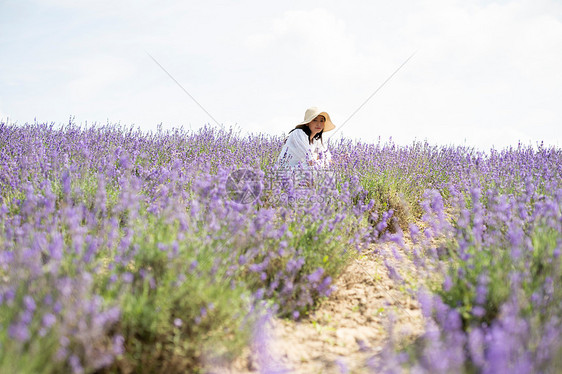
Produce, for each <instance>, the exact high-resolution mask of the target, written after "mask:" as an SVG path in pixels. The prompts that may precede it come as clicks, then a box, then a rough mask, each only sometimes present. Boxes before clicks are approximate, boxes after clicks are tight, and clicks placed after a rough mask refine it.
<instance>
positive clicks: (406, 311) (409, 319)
mask: <svg viewBox="0 0 562 374" xmlns="http://www.w3.org/2000/svg"><path fill="white" fill-rule="evenodd" d="M391 245H392V244H382V245H373V246H371V247H370V248H369V250H368V251H366V252H365V253H364V254H363V255H362V256H361V258H359V259H357V260H355V261H354V262H353V263H352V264H350V265H349V266H348V268H347V269H346V270H345V272H344V273H343V274H342V276H341V277H340V278H339V279H338V281H337V282H336V287H337V288H336V291H335V292H334V293H333V294H332V295H331V296H330V297H329V298H328V299H326V300H325V301H324V302H323V303H322V304H321V305H320V307H319V308H318V310H317V311H316V312H314V313H313V314H312V315H311V316H310V317H309V318H307V319H304V320H302V321H299V322H293V321H287V320H279V319H275V320H273V321H272V323H271V325H270V326H269V330H268V331H267V333H268V336H269V337H270V339H269V345H268V347H262V349H261V352H262V355H263V351H264V349H267V353H268V355H269V356H270V359H269V360H268V365H269V368H270V372H278V373H282V372H285V373H306V374H308V373H346V372H350V373H361V372H364V370H361V368H364V367H365V363H366V360H367V359H368V358H370V357H372V356H374V355H376V354H377V353H379V352H380V351H381V350H382V348H383V346H384V343H385V341H386V339H387V335H388V334H387V331H386V327H387V323H388V322H387V321H388V316H389V314H392V315H393V316H394V319H395V325H394V332H395V334H397V335H395V336H399V337H402V338H405V339H410V338H415V337H416V336H419V335H420V334H421V333H422V332H423V325H422V316H421V312H420V309H419V307H418V305H417V303H416V302H415V301H414V300H413V299H412V298H411V297H409V296H408V295H407V294H406V293H405V291H403V290H399V289H397V287H396V285H395V283H394V282H393V281H392V280H391V279H390V278H389V276H388V272H387V270H386V267H385V265H384V263H383V259H387V261H389V262H390V263H392V264H393V265H396V266H400V267H401V268H404V266H405V267H410V266H413V265H411V264H409V263H408V262H406V261H401V262H399V261H397V260H396V259H395V258H394V257H393V256H392V254H391ZM404 270H406V271H408V270H409V269H404ZM262 365H263V364H262ZM259 367H260V362H259V358H256V357H255V355H247V356H246V357H245V358H243V359H241V360H238V361H237V362H236V363H235V365H234V367H232V368H230V369H222V370H213V371H212V372H213V373H244V374H246V373H256V372H259V371H260V370H259Z"/></svg>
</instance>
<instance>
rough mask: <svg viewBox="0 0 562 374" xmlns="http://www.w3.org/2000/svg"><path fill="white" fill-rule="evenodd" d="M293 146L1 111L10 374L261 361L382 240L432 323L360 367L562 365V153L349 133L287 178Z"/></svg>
mask: <svg viewBox="0 0 562 374" xmlns="http://www.w3.org/2000/svg"><path fill="white" fill-rule="evenodd" d="M283 140H284V138H282V137H272V136H266V135H260V134H256V135H252V136H242V135H240V134H239V133H237V132H236V131H235V130H232V129H220V128H213V127H204V128H202V129H200V130H197V131H186V130H183V129H175V130H166V131H164V130H161V129H160V130H158V131H155V132H148V133H147V132H141V131H140V130H135V129H133V128H125V127H121V126H118V125H107V126H103V127H88V128H86V127H81V126H78V125H75V124H73V123H69V124H68V125H66V126H62V127H61V126H55V125H48V124H26V125H23V126H15V125H7V124H4V123H0V165H1V169H0V373H66V372H68V373H160V372H162V373H186V372H194V373H197V372H200V373H204V372H208V371H209V370H210V369H209V368H210V367H211V366H216V365H217V363H220V364H221V365H224V366H228V364H229V363H230V362H233V361H234V360H236V359H237V358H238V357H240V355H241V354H242V352H244V351H245V350H248V349H249V350H251V351H252V352H253V354H254V355H257V356H259V355H260V349H259V347H260V346H261V345H262V344H263V343H264V342H263V341H262V340H263V339H265V338H264V335H263V334H262V333H261V332H262V328H263V326H264V324H267V321H268V320H270V319H272V318H285V319H288V320H294V321H299V320H305V319H306V318H307V317H308V315H309V313H311V312H312V311H314V310H315V308H317V307H318V305H320V304H321V303H322V301H323V300H325V299H326V298H329V297H330V295H331V294H332V292H333V291H334V283H335V280H336V279H338V277H339V276H340V275H341V274H342V272H343V271H345V269H346V267H347V265H348V264H349V263H350V261H352V260H355V259H357V258H359V256H360V255H361V253H362V251H364V250H365V249H366V248H367V247H369V246H371V247H373V246H374V247H375V248H377V246H378V245H380V244H382V243H389V242H390V243H393V245H394V246H395V247H394V248H396V250H395V251H394V252H392V253H390V254H387V253H386V252H383V251H381V252H379V253H378V256H389V255H390V256H392V257H393V260H395V261H396V260H398V261H401V260H403V261H406V260H408V261H411V262H413V263H414V264H415V270H411V271H409V272H408V273H405V272H404V271H403V268H400V267H394V266H393V265H392V263H393V262H390V261H389V262H386V261H385V264H386V265H387V270H388V273H389V275H390V276H391V277H392V278H393V279H394V280H395V282H396V284H397V287H400V288H401V289H402V290H403V291H404V293H405V294H410V295H412V296H414V297H415V298H416V299H417V302H418V303H419V305H420V307H421V309H422V311H423V315H424V331H425V332H424V334H423V335H421V336H419V337H418V338H417V339H415V340H414V341H401V340H400V338H399V337H396V338H395V339H388V343H387V344H386V346H385V347H384V349H383V350H382V353H378V354H376V355H373V356H372V357H370V358H369V359H368V360H365V363H364V365H363V367H364V372H373V373H378V372H412V373H457V372H459V373H503V372H510V373H537V372H541V373H555V372H560V371H561V370H562V358H561V357H562V341H561V339H560V338H559V337H560V336H562V320H561V318H562V291H561V288H560V287H559V286H557V285H556V284H559V283H560V281H562V268H561V258H560V251H561V249H562V150H560V149H557V148H546V147H543V146H540V145H539V146H538V147H534V148H533V147H529V146H523V145H515V146H514V147H512V148H509V149H503V150H494V149H492V150H490V151H488V152H480V151H476V150H474V149H471V148H467V147H438V146H432V145H431V144H427V143H423V142H417V143H413V144H412V145H410V146H398V145H395V144H392V143H380V144H364V143H359V142H353V141H348V140H341V141H338V142H336V143H331V144H330V148H331V152H332V155H333V163H332V167H331V168H330V169H329V170H313V171H306V172H305V171H300V172H299V171H297V172H292V173H288V172H286V171H282V170H277V169H276V167H275V165H274V163H275V160H276V158H277V155H278V153H279V151H280V149H281V145H282V143H283ZM383 260H385V259H384V258H383ZM389 333H390V332H389ZM258 358H259V357H258ZM260 362H261V363H262V364H261V366H260V367H259V368H258V369H257V370H259V371H261V372H287V371H283V370H282V369H280V368H278V367H270V366H268V364H267V358H264V357H262V359H261V361H260ZM341 372H348V370H347V369H346V368H345V367H343V366H342V367H341Z"/></svg>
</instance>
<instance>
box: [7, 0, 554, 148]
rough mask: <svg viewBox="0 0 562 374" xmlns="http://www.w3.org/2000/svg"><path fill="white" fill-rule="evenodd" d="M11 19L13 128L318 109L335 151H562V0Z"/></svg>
mask: <svg viewBox="0 0 562 374" xmlns="http://www.w3.org/2000/svg"><path fill="white" fill-rule="evenodd" d="M0 18H1V19H2V22H0V121H4V122H8V123H13V124H24V123H26V122H29V123H33V122H35V121H37V122H40V123H56V124H65V123H68V122H69V120H70V119H71V118H72V121H73V122H74V123H76V124H81V125H85V126H92V125H95V126H101V125H105V124H107V123H111V124H120V125H122V126H125V127H130V126H132V127H135V128H137V127H139V128H141V129H142V130H146V131H152V130H155V129H156V128H157V126H159V125H160V126H161V127H162V128H163V129H171V128H174V127H184V128H185V129H191V130H196V129H198V128H200V127H202V126H205V125H206V124H210V125H211V126H219V125H220V126H223V127H225V128H234V129H235V130H236V131H238V132H240V133H241V134H247V133H266V134H272V135H282V134H286V133H287V132H288V131H289V130H290V129H292V128H294V126H295V125H296V124H298V123H299V122H301V121H302V119H303V117H304V112H305V110H306V109H307V108H308V107H311V106H318V107H320V108H322V109H323V110H325V111H327V112H328V113H329V114H330V116H331V119H332V121H333V122H334V124H335V125H336V130H334V132H332V133H329V132H328V133H326V134H325V139H326V138H331V140H332V141H333V140H335V139H338V138H339V137H342V136H343V137H345V138H349V139H353V140H360V141H363V142H378V141H379V140H380V141H381V142H386V141H389V140H390V139H391V140H392V141H393V142H395V143H397V144H400V145H408V144H411V143H412V142H414V141H428V142H429V143H430V144H432V145H445V146H457V145H461V146H469V147H474V148H477V149H482V150H489V149H490V148H496V149H503V148H505V147H510V146H514V147H515V146H517V144H518V143H522V144H523V145H533V146H536V145H537V144H539V143H540V142H544V144H545V145H547V146H556V147H561V146H562V132H561V130H560V128H561V127H562V126H561V125H562V105H561V103H562V71H561V69H562V1H560V0H511V1H510V0H498V1H484V0H476V1H467V0H464V1H457V0H447V1H446V0H418V1H406V0H394V1H388V0H384V1H383V0H374V1H358V0H347V1H331V0H323V1H312V0H300V1H291V0H288V1H263V0H262V1H257V0H241V1H216V0H204V1H203V0H201V1H199V0H187V1H172V0H160V1H150V0H134V1H132V0H131V1H129V0H124V1H119V0H107V1H106V0H97V1H96V0H80V1H77V0H0ZM412 54H414V55H413V57H411V59H410V60H408V62H407V63H406V64H405V65H403V67H402V68H400V69H399V70H398V72H396V70H397V69H398V68H399V67H400V66H401V64H403V63H404V61H406V60H407V59H408V58H409V57H410V56H412ZM150 56H152V58H151V57H150ZM155 61H156V62H155ZM158 64H160V65H161V66H162V67H163V69H164V70H165V71H164V70H163V69H162V68H161V67H160V66H159V65H158ZM394 72H396V73H395V74H394V75H393V76H392V77H391V78H390V80H388V81H387V82H386V84H384V85H383V86H382V88H380V90H379V91H377V92H376V94H374V95H373V93H374V92H375V91H376V90H377V89H378V88H379V87H380V86H381V85H382V84H383V82H385V81H386V80H387V79H388V78H389V77H390V76H391V75H392V74H393V73H394ZM168 74H169V75H171V76H172V77H173V79H172V78H171V77H170V76H169V75H168ZM174 79H175V81H177V83H179V85H181V86H182V87H183V89H185V91H187V93H186V92H184V91H183V89H182V88H180V86H179V85H178V84H177V83H176V82H175V81H174ZM371 95H373V96H372V97H371ZM369 97H371V98H370V99H369V100H368V101H367V102H365V101H366V100H367V99H368V98H369ZM363 104H364V105H363ZM362 105H363V106H362ZM358 109H359V110H358ZM353 113H355V114H353ZM350 117H351V118H350Z"/></svg>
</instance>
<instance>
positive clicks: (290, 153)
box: [276, 129, 332, 169]
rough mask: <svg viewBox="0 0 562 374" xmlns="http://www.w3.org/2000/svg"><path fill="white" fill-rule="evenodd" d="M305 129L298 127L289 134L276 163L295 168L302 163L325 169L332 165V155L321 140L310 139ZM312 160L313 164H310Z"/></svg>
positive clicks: (308, 166)
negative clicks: (310, 140)
mask: <svg viewBox="0 0 562 374" xmlns="http://www.w3.org/2000/svg"><path fill="white" fill-rule="evenodd" d="M308 139H309V138H308V135H306V133H305V132H304V130H301V129H296V130H295V131H293V132H291V133H290V134H289V137H288V138H287V141H286V142H285V144H284V145H283V148H281V152H280V153H279V157H278V158H277V163H276V165H277V166H278V167H279V168H294V167H296V166H297V165H301V166H302V167H303V168H305V169H309V168H314V169H323V168H327V167H329V166H330V161H331V160H332V155H331V154H330V151H329V150H328V148H327V147H326V146H325V145H324V144H322V142H321V141H320V140H313V141H312V144H310V142H309V141H308ZM309 161H312V165H310V164H309Z"/></svg>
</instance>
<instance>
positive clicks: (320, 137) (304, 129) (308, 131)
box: [289, 123, 324, 144]
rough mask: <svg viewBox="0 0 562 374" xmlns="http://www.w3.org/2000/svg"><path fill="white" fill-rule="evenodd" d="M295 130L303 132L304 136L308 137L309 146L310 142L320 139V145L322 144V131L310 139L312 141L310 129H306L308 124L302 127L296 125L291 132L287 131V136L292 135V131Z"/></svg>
mask: <svg viewBox="0 0 562 374" xmlns="http://www.w3.org/2000/svg"><path fill="white" fill-rule="evenodd" d="M296 129H301V130H302V131H304V132H305V134H306V136H307V137H308V139H309V140H308V142H309V143H310V144H312V140H318V139H320V141H321V142H322V144H324V141H323V140H322V133H323V132H324V130H322V131H320V132H319V133H318V134H316V135H314V137H313V138H312V140H311V139H310V133H311V132H310V128H309V127H308V123H307V124H304V125H298V126H296V127H295V128H294V129H292V130H291V131H289V134H290V133H292V132H293V131H295V130H296Z"/></svg>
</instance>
